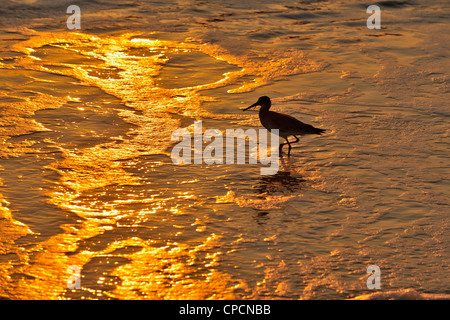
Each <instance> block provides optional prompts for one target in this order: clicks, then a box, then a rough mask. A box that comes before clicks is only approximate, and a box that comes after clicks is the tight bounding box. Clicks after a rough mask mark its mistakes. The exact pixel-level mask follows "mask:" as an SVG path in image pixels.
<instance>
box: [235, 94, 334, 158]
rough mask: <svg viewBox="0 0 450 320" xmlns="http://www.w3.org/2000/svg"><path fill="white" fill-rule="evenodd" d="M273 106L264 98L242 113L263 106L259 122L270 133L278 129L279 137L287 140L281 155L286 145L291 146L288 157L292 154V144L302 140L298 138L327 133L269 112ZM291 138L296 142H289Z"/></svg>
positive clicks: (288, 117)
mask: <svg viewBox="0 0 450 320" xmlns="http://www.w3.org/2000/svg"><path fill="white" fill-rule="evenodd" d="M271 105H272V103H271V101H270V98H269V97H267V96H263V97H260V98H259V99H258V101H256V103H254V104H252V105H251V106H250V107H247V108H245V109H242V111H245V110H248V109H250V108H253V107H256V106H261V109H259V120H260V121H261V124H262V125H263V126H264V128H266V129H267V130H269V131H271V130H272V129H278V130H279V136H280V137H283V138H284V139H285V140H286V143H280V149H279V150H280V154H282V153H283V146H284V145H286V144H287V145H288V146H289V151H288V156H289V155H290V154H291V143H297V142H299V140H300V139H299V138H298V137H297V136H303V135H305V134H319V135H320V134H322V133H323V132H324V131H325V129H319V128H314V127H313V126H312V125H310V124H306V123H303V122H301V121H299V120H297V119H295V118H294V117H292V116H290V115H287V114H282V113H278V112H274V111H269V109H270V106H271ZM289 136H294V137H295V139H296V140H295V141H292V142H289V140H288V137H289Z"/></svg>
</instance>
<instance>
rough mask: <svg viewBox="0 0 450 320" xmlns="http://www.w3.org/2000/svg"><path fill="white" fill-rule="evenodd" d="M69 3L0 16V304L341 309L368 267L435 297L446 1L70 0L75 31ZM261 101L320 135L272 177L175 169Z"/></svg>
mask: <svg viewBox="0 0 450 320" xmlns="http://www.w3.org/2000/svg"><path fill="white" fill-rule="evenodd" d="M70 4H72V3H71V1H58V4H55V1H50V0H26V1H25V0H24V1H20V0H16V1H3V2H2V6H1V8H0V39H1V42H0V59H1V60H0V68H1V73H0V78H1V85H0V99H1V100H0V112H1V118H0V140H1V144H0V170H1V171H0V204H1V206H0V230H1V233H0V242H1V246H0V296H1V297H7V298H11V299H111V298H118V299H228V298H232V299H347V298H354V297H360V296H362V297H366V296H365V295H366V294H371V293H372V291H371V290H368V288H367V286H366V279H367V277H368V275H367V274H366V269H367V267H368V266H369V265H373V264H375V265H378V266H379V267H380V270H381V287H382V289H381V292H382V293H384V292H401V293H403V294H406V295H407V296H411V294H410V293H411V292H413V293H414V294H413V296H414V297H415V296H416V295H417V294H419V293H422V294H426V297H430V295H431V297H433V295H438V297H442V296H447V297H448V294H450V291H449V282H448V262H449V251H448V241H449V236H448V223H449V219H448V212H449V201H448V190H449V183H448V175H449V129H448V116H449V107H448V100H449V90H448V72H449V70H448V66H449V65H450V64H449V63H448V52H449V48H448V46H449V43H450V41H449V36H448V30H449V29H448V18H449V13H450V8H449V6H448V3H447V1H433V2H432V3H430V2H429V1H418V0H417V1H383V2H381V3H380V7H381V10H382V11H381V12H382V29H381V30H369V29H368V28H367V27H366V19H367V17H368V16H369V15H368V14H367V13H366V8H367V6H368V5H369V4H372V3H366V2H363V1H361V2H357V1H337V2H336V1H333V2H331V1H330V2H327V1H296V2H292V1H276V2H275V1H242V0H241V1H227V2H226V3H224V2H222V1H181V0H180V1H170V2H168V1H162V2H159V1H145V2H144V1H105V2H103V1H94V2H92V1H79V2H78V5H79V6H80V7H81V11H82V15H81V18H82V21H81V26H82V29H81V30H80V31H69V30H67V28H66V25H65V22H66V19H67V17H68V15H66V14H65V11H66V8H67V7H68V6H69V5H70ZM262 95H268V96H270V97H271V98H272V101H273V109H274V110H277V111H280V112H285V113H288V114H291V115H293V116H295V117H297V118H299V119H301V120H302V121H305V122H307V123H310V124H312V125H314V126H317V127H320V128H326V129H328V131H327V134H326V135H323V136H320V137H305V138H303V139H301V143H300V144H298V145H296V146H295V147H294V148H293V150H292V153H291V157H289V158H287V157H283V158H281V159H280V170H279V172H278V173H277V174H275V175H271V176H261V175H260V167H261V165H260V164H252V165H250V164H243V165H226V164H223V165H206V164H191V165H175V164H173V163H172V161H171V158H170V152H171V148H172V147H173V145H174V142H173V141H171V139H170V137H171V134H172V132H173V131H174V130H175V129H178V128H184V127H188V128H192V126H193V123H194V121H195V120H202V121H203V128H204V129H208V128H217V129H220V130H222V131H224V130H226V129H237V128H243V129H247V128H259V127H260V123H259V119H258V116H257V113H255V112H246V113H243V112H242V111H240V108H242V107H244V106H248V105H250V104H252V103H254V102H255V101H256V100H257V98H258V97H259V96H262ZM69 266H79V267H80V269H81V288H80V289H78V290H69V289H67V283H66V280H67V279H68V277H69V276H70V275H69V274H68V273H67V268H68V267H69ZM386 294H387V293H386ZM387 295H389V294H387ZM378 296H379V293H378ZM378 296H377V297H378ZM383 297H384V296H383Z"/></svg>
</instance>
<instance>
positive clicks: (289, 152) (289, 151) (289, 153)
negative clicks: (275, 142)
mask: <svg viewBox="0 0 450 320" xmlns="http://www.w3.org/2000/svg"><path fill="white" fill-rule="evenodd" d="M285 139H286V143H287V144H288V146H289V150H288V156H290V155H291V148H292V147H291V144H290V143H289V140H288V138H285Z"/></svg>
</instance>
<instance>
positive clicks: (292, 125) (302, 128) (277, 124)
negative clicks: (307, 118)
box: [267, 111, 323, 134]
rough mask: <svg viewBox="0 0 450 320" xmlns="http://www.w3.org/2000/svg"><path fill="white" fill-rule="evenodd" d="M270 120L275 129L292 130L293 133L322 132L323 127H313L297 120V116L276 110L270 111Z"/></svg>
mask: <svg viewBox="0 0 450 320" xmlns="http://www.w3.org/2000/svg"><path fill="white" fill-rule="evenodd" d="M269 113H270V114H269V117H267V118H268V122H269V123H270V126H271V127H272V128H273V129H279V130H280V131H283V132H292V133H291V134H320V133H321V132H323V130H322V129H318V128H315V127H313V126H312V125H310V124H306V123H303V122H301V121H300V120H297V119H296V118H294V117H292V116H290V115H287V114H282V113H278V112H274V111H269Z"/></svg>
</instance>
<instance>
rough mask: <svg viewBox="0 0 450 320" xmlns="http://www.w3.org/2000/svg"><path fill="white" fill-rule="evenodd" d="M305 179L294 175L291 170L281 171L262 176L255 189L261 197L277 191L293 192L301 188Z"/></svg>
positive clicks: (283, 192)
mask: <svg viewBox="0 0 450 320" xmlns="http://www.w3.org/2000/svg"><path fill="white" fill-rule="evenodd" d="M305 181H306V180H304V179H302V178H301V177H295V176H292V174H291V172H290V171H279V172H277V173H276V174H274V175H271V176H262V177H261V179H260V181H259V183H258V184H257V185H256V186H255V187H254V189H255V190H256V191H257V192H258V193H259V194H260V197H265V196H266V195H272V194H275V193H282V194H285V193H293V192H295V191H298V190H300V189H301V188H302V184H303V182H305Z"/></svg>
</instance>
